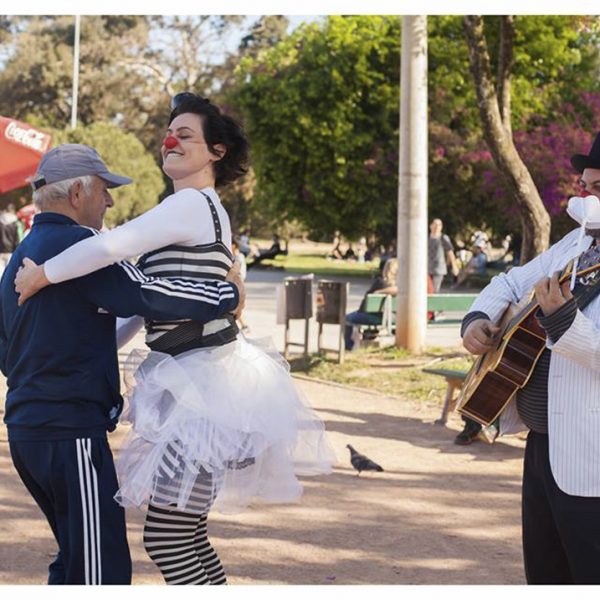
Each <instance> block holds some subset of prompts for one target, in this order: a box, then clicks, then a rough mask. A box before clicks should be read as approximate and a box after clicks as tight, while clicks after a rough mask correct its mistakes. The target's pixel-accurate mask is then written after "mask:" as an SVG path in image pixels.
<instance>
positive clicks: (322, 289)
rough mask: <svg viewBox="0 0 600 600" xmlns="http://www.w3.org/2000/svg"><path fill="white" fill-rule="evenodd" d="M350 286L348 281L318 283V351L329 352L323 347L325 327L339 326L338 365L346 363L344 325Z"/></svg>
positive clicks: (321, 281) (323, 281)
mask: <svg viewBox="0 0 600 600" xmlns="http://www.w3.org/2000/svg"><path fill="white" fill-rule="evenodd" d="M349 287H350V284H349V283H348V282H347V281H328V280H325V279H322V280H320V281H318V282H317V296H316V304H317V323H319V336H318V343H317V346H318V351H319V353H320V352H321V351H322V350H328V348H324V346H323V343H322V342H323V325H326V324H327V325H339V327H340V330H339V337H338V348H337V350H335V351H336V352H338V363H340V364H341V363H343V362H344V323H345V321H346V303H347V300H348V290H349Z"/></svg>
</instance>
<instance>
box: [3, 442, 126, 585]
mask: <svg viewBox="0 0 600 600" xmlns="http://www.w3.org/2000/svg"><path fill="white" fill-rule="evenodd" d="M10 453H11V456H12V459H13V464H14V465H15V468H16V469H17V472H18V473H19V476H20V477H21V479H22V481H23V483H24V484H25V487H26V488H27V489H28V490H29V493H30V494H31V495H32V496H33V499H34V500H35V501H36V502H37V504H38V506H39V507H40V508H41V509H42V512H43V513H44V514H45V515H46V518H47V519H48V523H49V524H50V527H51V529H52V532H53V533H54V537H55V538H56V542H57V544H58V550H59V552H58V555H57V557H56V560H55V561H54V562H53V563H52V564H51V565H50V567H49V574H48V583H49V584H59V585H60V584H80V585H99V584H130V583H131V557H130V554H129V546H128V544H127V532H126V528H125V511H124V510H123V508H122V507H120V506H119V505H118V504H117V502H116V501H115V500H114V498H113V496H114V494H115V492H116V491H117V488H118V484H117V475H116V473H115V466H114V462H113V456H112V452H111V450H110V447H109V445H108V440H107V439H106V438H78V439H71V440H60V441H34V442H32V441H27V442H15V441H11V442H10Z"/></svg>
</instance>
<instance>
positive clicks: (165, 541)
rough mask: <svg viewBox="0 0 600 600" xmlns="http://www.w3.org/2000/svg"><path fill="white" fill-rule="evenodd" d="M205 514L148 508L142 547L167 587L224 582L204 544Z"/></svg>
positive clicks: (211, 551)
mask: <svg viewBox="0 0 600 600" xmlns="http://www.w3.org/2000/svg"><path fill="white" fill-rule="evenodd" d="M206 519H207V515H206V513H204V514H198V513H193V512H184V511H178V510H172V509H169V508H166V507H160V506H156V505H154V504H152V503H150V504H149V505H148V513H147V514H146V523H145V525H144V547H145V548H146V552H147V553H148V555H149V556H150V558H151V559H152V560H153V562H154V564H156V566H157V567H158V568H159V569H160V572H161V573H162V576H163V577H164V578H165V582H166V583H167V584H169V585H221V584H225V583H227V580H226V578H225V571H224V570H223V565H222V564H221V561H220V560H219V557H218V555H217V553H216V552H215V550H214V548H213V547H212V546H211V544H210V542H209V541H208V536H207V530H206Z"/></svg>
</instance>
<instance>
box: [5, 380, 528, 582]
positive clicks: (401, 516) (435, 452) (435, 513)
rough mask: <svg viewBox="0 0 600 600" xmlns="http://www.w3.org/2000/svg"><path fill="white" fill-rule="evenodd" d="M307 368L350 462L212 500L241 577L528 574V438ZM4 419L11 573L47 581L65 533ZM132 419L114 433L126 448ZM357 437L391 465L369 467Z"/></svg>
mask: <svg viewBox="0 0 600 600" xmlns="http://www.w3.org/2000/svg"><path fill="white" fill-rule="evenodd" d="M297 381H298V385H299V387H300V388H301V389H302V390H303V391H304V393H305V394H306V395H307V396H308V398H309V399H310V401H311V403H312V405H313V406H314V407H315V408H316V409H317V410H318V412H319V413H320V414H321V415H322V416H323V418H324V419H325V420H326V424H327V428H328V430H329V432H330V436H331V441H332V443H333V445H334V448H335V450H336V452H337V454H338V457H339V465H338V466H337V467H336V468H335V472H334V473H333V474H332V475H330V476H323V477H318V478H306V479H305V480H304V483H305V492H304V497H303V499H302V501H301V502H300V503H299V504H292V505H279V506H264V505H263V506H255V507H254V508H252V509H251V510H250V511H248V512H246V513H243V514H240V515H233V516H231V515H221V514H219V513H213V514H212V516H211V518H210V520H209V532H210V535H211V539H212V541H213V544H214V546H215V547H216V549H217V551H218V552H219V554H220V556H221V558H222V560H223V563H224V565H225V568H226V570H227V573H228V578H229V582H230V583H231V584H238V585H239V584H306V585H310V584H320V585H328V584H330V585H335V584H522V583H525V581H524V576H523V568H522V559H521V548H520V524H519V520H520V509H519V503H520V497H519V494H520V477H521V468H522V456H523V447H524V442H523V441H522V440H521V439H517V438H514V437H513V438H507V439H504V440H501V441H498V442H496V443H495V444H494V445H492V446H489V445H485V444H483V443H481V442H477V443H474V444H472V445H470V446H466V447H464V446H456V445H455V444H453V438H454V436H455V435H456V432H457V431H458V430H459V429H460V428H461V421H460V420H459V418H458V417H457V416H456V415H452V416H451V419H450V422H449V424H448V427H440V426H439V425H435V424H434V423H433V421H434V420H435V419H436V418H437V417H438V416H439V412H440V405H439V402H438V401H433V400H432V401H431V402H429V403H426V404H417V403H414V402H410V401H408V400H403V399H399V398H393V397H389V396H382V395H377V394H372V393H365V392H360V391H356V390H353V389H347V388H342V387H339V386H332V385H325V384H321V383H315V382H313V381H307V380H301V379H298V380H297ZM0 431H1V432H2V433H1V434H0V480H1V487H0V584H42V583H44V582H45V578H46V569H47V564H48V563H49V562H51V560H52V557H53V554H54V552H55V543H54V540H53V538H52V536H51V532H50V529H49V527H48V526H47V524H46V521H45V520H44V518H43V517H42V516H41V513H40V511H39V510H38V508H37V507H36V505H35V504H34V503H33V501H32V500H31V498H30V496H29V494H28V493H27V492H26V490H25V488H24V487H23V485H22V484H21V482H20V480H19V479H18V477H17V475H16V474H15V472H14V469H13V467H12V463H11V461H10V457H9V453H8V444H7V441H6V430H5V428H4V427H2V428H1V430H0ZM124 433H125V429H124V428H121V432H120V433H118V434H115V435H113V436H111V445H112V446H113V448H114V449H115V450H118V447H119V443H120V442H121V440H122V439H123V434H124ZM348 443H351V444H353V445H354V446H355V447H356V448H357V449H358V450H359V451H361V452H363V453H365V454H367V455H368V456H369V457H371V458H372V459H374V460H375V461H377V462H379V463H380V464H381V465H382V466H383V467H384V469H385V472H383V473H366V474H363V475H361V476H360V477H357V476H356V474H355V472H354V471H353V470H352V468H351V466H350V463H349V455H348V451H347V449H346V447H345V446H346V444H348ZM127 517H128V528H129V541H130V545H131V551H132V556H133V559H134V567H133V570H134V579H133V582H134V583H135V584H160V583H162V579H161V577H160V575H159V573H158V571H157V569H156V568H155V567H154V565H153V564H152V563H151V562H150V560H149V559H148V558H147V557H146V555H145V552H144V549H143V547H142V543H141V538H142V525H143V515H142V513H141V512H139V511H137V510H134V511H129V512H128V515H127Z"/></svg>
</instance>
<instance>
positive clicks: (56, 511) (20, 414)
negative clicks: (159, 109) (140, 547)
mask: <svg viewBox="0 0 600 600" xmlns="http://www.w3.org/2000/svg"><path fill="white" fill-rule="evenodd" d="M130 182H131V179H129V178H127V177H122V176H120V175H115V174H113V173H110V172H109V171H108V169H107V168H106V165H105V164H104V163H103V162H102V160H101V158H100V157H99V156H98V154H97V153H96V151H95V150H94V149H92V148H90V147H88V146H84V145H81V144H63V145H61V146H58V147H57V148H54V149H52V150H51V151H50V152H48V153H47V154H45V155H44V157H43V158H42V160H41V162H40V165H39V167H38V172H37V174H36V176H35V177H34V179H33V183H32V185H33V187H34V190H35V191H34V195H33V197H34V202H35V203H36V205H37V206H38V208H39V209H40V211H41V213H40V214H39V215H37V216H36V218H35V221H34V224H33V227H32V230H31V233H30V234H29V235H28V236H27V237H26V238H25V239H24V241H23V242H22V243H21V245H20V246H19V247H18V249H17V250H16V252H15V253H14V254H13V256H12V259H11V260H10V262H9V264H8V266H7V268H6V271H5V273H4V276H3V278H2V281H1V282H0V367H1V369H2V372H3V373H4V374H5V375H6V376H7V378H8V394H7V397H6V410H5V417H4V421H5V423H6V425H7V429H8V439H9V444H10V452H11V456H12V459H13V463H14V465H15V468H16V470H17V472H18V474H19V476H20V477H21V479H22V481H23V483H24V484H25V486H26V487H27V489H28V490H29V492H30V494H31V495H32V496H33V498H34V500H35V501H36V502H37V504H38V506H39V507H40V508H41V510H42V512H43V513H44V514H45V516H46V518H47V519H48V523H49V524H50V527H51V529H52V532H53V533H54V536H55V538H56V541H57V544H58V549H59V552H58V555H57V557H56V560H55V561H54V562H53V563H52V564H51V565H50V568H49V577H48V583H51V584H109V583H110V584H127V583H130V582H131V559H130V555H129V548H128V545H127V537H126V529H125V515H124V511H123V509H122V508H121V507H120V506H119V505H118V504H117V503H116V501H115V500H114V499H113V496H114V494H115V492H116V491H117V489H118V484H117V478H116V473H115V468H114V463H113V457H112V454H111V451H110V448H109V445H108V441H107V435H106V434H107V431H112V430H114V429H115V426H116V423H117V419H118V417H119V414H120V413H121V410H122V407H123V400H122V397H121V395H120V392H119V369H118V361H117V345H116V336H115V315H116V316H122V317H128V316H131V315H134V314H139V315H142V316H144V317H147V318H149V319H162V320H164V319H178V318H192V319H195V320H199V321H202V322H205V321H208V320H210V319H214V318H216V317H219V316H221V315H223V314H225V313H227V312H230V311H233V310H235V309H236V307H237V306H238V303H240V302H241V297H242V296H241V294H242V293H243V285H242V283H241V280H240V279H239V277H238V276H237V275H236V274H235V273H234V274H233V275H232V279H233V283H232V282H218V281H214V282H202V283H198V282H190V281H182V280H178V279H171V278H169V280H161V279H156V278H151V277H146V276H145V275H143V274H142V273H141V272H140V271H139V270H138V269H136V268H135V267H134V266H133V265H131V264H129V263H126V262H123V263H119V264H115V265H112V266H110V267H107V268H105V269H102V270H100V271H97V272H95V273H92V274H91V275H88V276H86V277H82V278H80V279H76V280H73V281H70V282H66V283H62V284H59V285H53V286H50V287H48V288H46V289H45V290H43V291H42V292H41V293H39V294H37V295H36V296H35V297H34V298H31V299H30V300H28V301H27V302H26V303H25V304H24V305H23V306H21V307H19V306H18V303H17V294H16V292H15V289H14V284H13V282H14V279H15V275H16V272H17V269H18V268H19V265H20V264H21V261H22V260H23V257H24V256H28V257H31V258H32V259H33V260H35V261H37V262H38V263H41V262H44V261H45V260H47V259H49V258H51V257H52V256H54V255H56V254H58V253H59V252H61V251H62V250H64V249H65V248H67V247H68V246H71V245H73V244H74V243H76V242H78V241H79V240H82V239H84V238H86V237H89V236H92V235H95V234H97V231H96V230H97V229H100V228H101V227H102V221H103V217H104V213H105V211H106V209H107V208H109V207H111V206H112V205H113V200H112V197H111V195H110V193H109V191H108V190H109V188H114V187H118V186H121V185H125V184H128V183H130ZM238 288H239V290H238Z"/></svg>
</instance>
